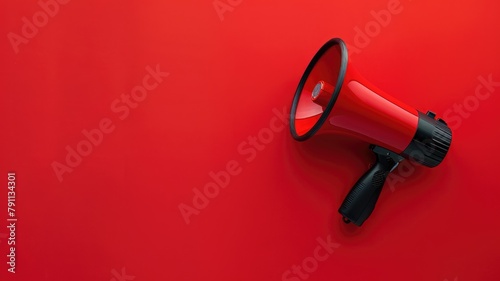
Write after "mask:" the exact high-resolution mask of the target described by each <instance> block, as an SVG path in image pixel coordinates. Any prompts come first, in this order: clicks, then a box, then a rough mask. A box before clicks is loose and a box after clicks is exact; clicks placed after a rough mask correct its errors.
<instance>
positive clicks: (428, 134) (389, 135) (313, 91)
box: [290, 38, 451, 225]
mask: <svg viewBox="0 0 500 281" xmlns="http://www.w3.org/2000/svg"><path fill="white" fill-rule="evenodd" d="M290 131H291V133H292V136H293V137H294V138H295V139H296V140H299V141H303V140H307V139H308V138H310V137H311V136H313V135H315V134H344V135H350V136H353V137H356V138H359V139H362V140H364V141H366V142H367V143H370V144H372V146H371V147H372V149H373V151H374V152H375V153H376V155H377V162H376V163H375V165H373V166H372V168H371V169H370V170H369V171H368V172H366V173H365V174H364V175H363V176H362V177H361V178H360V179H359V180H358V182H357V183H356V184H355V186H354V187H353V188H352V189H351V192H350V193H349V194H348V195H347V197H346V199H345V200H344V203H343V204H342V206H341V207H340V209H339V212H340V213H341V214H342V215H343V217H344V220H345V221H346V222H353V223H355V224H356V225H361V224H362V223H363V222H364V221H365V220H366V219H367V218H368V216H369V215H370V214H371V213H372V211H373V209H374V207H375V203H376V201H377V199H378V196H379V195H380V191H381V190H382V187H383V185H384V182H385V179H386V177H387V175H388V174H389V173H390V172H391V171H392V170H393V169H394V168H395V167H396V166H397V165H398V163H399V162H400V161H401V160H403V159H404V158H411V159H414V160H415V161H417V162H419V163H421V164H423V165H425V166H428V167H435V166H437V165H438V164H439V163H441V161H443V159H444V157H445V156H446V153H447V152H448V149H449V147H450V144H451V130H450V128H449V127H448V126H447V125H446V123H445V122H444V121H443V120H442V119H435V114H434V113H432V112H427V114H423V113H421V112H419V111H418V110H416V109H415V108H413V107H411V106H408V105H406V104H404V103H403V102H401V101H398V100H397V99H395V98H393V97H391V96H390V95H388V94H386V93H385V92H383V91H382V90H380V89H378V88H377V87H375V86H374V85H373V84H371V83H370V82H368V81H367V80H365V79H364V78H363V77H361V76H360V75H359V74H358V73H357V72H356V71H355V70H354V69H353V67H352V66H351V65H350V64H349V63H348V53H347V47H346V45H345V43H344V41H342V40H341V39H339V38H335V39H332V40H330V41H328V42H327V43H326V44H325V45H323V47H321V49H320V50H319V51H318V53H317V54H316V55H315V56H314V57H313V59H312V61H311V62H310V63H309V65H308V67H307V68H306V71H305V73H304V75H303V76H302V79H301V80H300V83H299V86H298V88H297V91H296V92H295V96H294V99H293V104H292V110H291V114H290Z"/></svg>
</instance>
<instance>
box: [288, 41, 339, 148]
mask: <svg viewBox="0 0 500 281" xmlns="http://www.w3.org/2000/svg"><path fill="white" fill-rule="evenodd" d="M335 45H339V46H340V50H341V54H340V56H341V61H340V71H339V76H338V78H337V84H336V85H335V90H334V92H333V95H332V97H331V98H330V101H329V102H328V105H327V106H326V108H325V110H324V111H323V113H322V114H321V117H320V118H319V120H318V122H316V124H314V126H313V127H312V128H311V129H310V130H309V131H308V132H307V133H305V134H304V135H302V136H299V135H298V134H297V132H296V131H295V112H296V111H297V103H298V102H299V98H300V94H301V93H302V89H303V88H304V84H305V83H306V81H307V78H308V77H309V74H311V71H312V69H313V68H314V66H315V65H316V63H317V62H318V61H319V59H320V58H321V57H322V56H323V54H324V53H325V52H326V51H327V50H328V49H330V48H331V47H333V46H335ZM348 57H349V56H348V52H347V46H346V44H345V43H344V41H343V40H342V39H340V38H333V39H331V40H329V41H328V42H326V43H325V44H324V45H323V46H322V47H321V48H320V49H319V51H318V52H317V53H316V55H314V57H313V59H312V60H311V62H310V63H309V65H308V66H307V68H306V71H305V72H304V74H303V75H302V78H301V79H300V82H299V86H298V87H297V90H296V91H295V96H294V97H293V102H292V109H291V110H290V132H291V133H292V136H293V138H294V139H296V140H298V141H305V140H307V139H308V138H310V137H312V136H313V135H314V134H315V133H316V132H317V131H318V130H319V128H321V126H322V125H323V123H324V122H325V120H326V119H327V118H328V115H330V112H331V110H332V108H333V106H334V104H335V102H336V101H337V97H338V95H339V93H340V89H341V88H342V84H343V82H344V77H345V73H346V70H347V60H348Z"/></svg>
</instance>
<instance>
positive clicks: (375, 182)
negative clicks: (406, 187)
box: [339, 153, 398, 226]
mask: <svg viewBox="0 0 500 281" xmlns="http://www.w3.org/2000/svg"><path fill="white" fill-rule="evenodd" d="M375 155H377V162H376V163H375V164H374V165H373V167H371V168H370V170H368V172H366V173H365V174H364V175H363V176H362V177H361V178H360V179H359V180H358V181H357V182H356V184H355V185H354V187H353V188H352V189H351V191H350V192H349V194H347V196H346V198H345V199H344V202H342V205H341V206H340V208H339V213H340V214H342V216H343V217H344V221H345V222H346V223H349V222H352V223H354V224H355V225H357V226H361V225H362V224H363V222H365V220H366V219H367V218H368V217H369V216H370V214H371V213H372V212H373V209H374V208H375V204H376V203H377V200H378V197H379V195H380V192H381V191H382V187H383V186H384V183H385V179H386V177H387V175H388V174H389V173H390V172H391V170H392V169H393V168H394V167H395V166H396V165H397V164H398V162H396V161H395V160H394V159H393V158H391V157H390V156H389V155H387V154H377V153H376V154H375Z"/></svg>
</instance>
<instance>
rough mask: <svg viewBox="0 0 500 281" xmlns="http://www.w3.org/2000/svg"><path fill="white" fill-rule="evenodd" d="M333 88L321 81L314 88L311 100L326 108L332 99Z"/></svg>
mask: <svg viewBox="0 0 500 281" xmlns="http://www.w3.org/2000/svg"><path fill="white" fill-rule="evenodd" d="M333 90H334V88H333V86H332V85H330V84H329V83H327V82H325V81H323V80H321V81H319V82H318V84H316V86H314V89H313V91H312V94H311V99H312V101H313V102H315V103H317V104H319V105H321V106H322V107H326V106H327V105H328V102H329V101H330V98H331V97H332V94H333Z"/></svg>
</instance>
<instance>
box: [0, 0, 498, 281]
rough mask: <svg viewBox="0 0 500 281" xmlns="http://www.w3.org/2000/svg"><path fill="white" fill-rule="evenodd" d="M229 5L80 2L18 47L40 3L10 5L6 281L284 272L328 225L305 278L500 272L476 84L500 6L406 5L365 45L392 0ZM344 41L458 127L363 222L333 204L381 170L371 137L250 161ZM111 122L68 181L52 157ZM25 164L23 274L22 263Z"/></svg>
mask: <svg viewBox="0 0 500 281" xmlns="http://www.w3.org/2000/svg"><path fill="white" fill-rule="evenodd" d="M223 3H227V2H225V1H224V0H223ZM229 3H230V4H233V6H234V7H232V6H229V7H231V9H230V10H228V11H226V12H224V13H223V14H222V17H223V20H221V17H219V15H218V13H217V11H216V9H215V8H214V6H213V2H212V0H207V1H193V0H186V1H175V2H173V1H154V0H146V1H140V2H127V1H125V2H124V1H115V0H112V1H104V2H103V1H94V0H91V1H77V0H72V1H70V2H69V3H67V4H64V5H63V4H61V5H60V7H59V8H60V9H59V11H58V12H57V13H56V14H55V15H54V16H53V17H50V18H49V20H48V22H47V23H46V24H45V25H43V26H42V27H40V28H39V29H38V32H37V33H36V34H35V36H33V38H30V39H27V43H22V44H20V45H19V46H18V48H19V51H18V53H16V52H15V51H14V49H15V48H14V47H13V45H12V44H11V42H10V40H9V34H10V32H13V33H15V34H18V35H21V34H22V27H23V24H24V23H23V21H22V19H23V17H26V18H28V20H29V21H31V22H32V21H33V19H32V17H33V15H34V14H35V13H36V12H37V11H40V10H41V7H40V6H39V4H37V2H36V1H10V2H5V3H4V5H3V8H2V11H1V14H2V15H1V17H0V21H1V32H0V34H3V37H2V38H3V39H2V40H0V51H1V52H0V53H1V55H0V56H1V66H2V67H1V73H0V74H1V75H0V82H1V100H0V106H1V111H0V114H1V120H2V121H1V122H0V132H1V133H0V135H1V141H0V145H1V147H0V149H1V150H0V152H1V154H0V155H1V157H0V177H1V178H2V180H1V186H2V188H1V189H0V190H1V192H0V215H1V221H0V223H1V224H0V226H1V228H0V260H1V263H0V276H1V280H29V281H32V280H51V281H53V280H74V281H77V280H105V281H108V280H119V279H118V278H116V276H115V275H114V274H113V272H115V273H116V272H121V270H122V268H124V269H125V272H126V274H127V275H128V277H129V278H130V279H132V277H131V276H134V280H282V274H283V273H284V272H285V271H286V270H289V269H291V267H292V266H293V265H294V264H297V265H301V264H302V261H303V260H304V259H305V258H307V257H309V256H311V255H312V254H313V251H314V249H315V248H316V247H317V245H318V242H317V241H316V239H317V238H323V239H326V237H328V235H330V237H331V239H332V240H333V241H335V242H336V243H338V244H340V246H339V247H338V248H337V249H336V250H335V251H334V252H333V254H331V255H330V256H329V258H328V259H327V260H325V261H322V262H320V263H319V265H318V268H317V269H316V270H315V271H314V272H312V273H311V274H310V276H309V279H308V280H438V281H443V280H446V279H447V280H460V281H462V280H500V268H499V263H500V240H499V237H500V222H499V219H498V214H499V212H500V191H499V190H500V189H499V184H498V178H496V175H495V172H496V166H498V165H497V164H496V163H497V162H496V161H497V158H498V156H500V155H499V153H498V149H497V147H496V146H497V144H498V129H497V128H498V125H497V121H498V117H497V113H498V112H497V111H496V110H498V106H497V105H498V103H499V102H500V98H499V97H498V95H499V94H500V87H496V91H495V88H493V89H492V90H491V91H490V92H491V95H490V96H489V97H488V98H487V99H485V100H481V101H480V102H479V103H478V104H475V103H474V102H475V101H477V99H476V100H474V98H473V95H474V94H475V89H476V88H477V87H478V85H481V83H480V82H479V80H478V77H485V78H487V77H488V75H490V74H491V75H492V79H493V80H494V81H500V67H499V64H498V61H499V58H500V55H499V53H498V50H499V49H500V39H499V37H498V28H499V21H498V11H499V9H500V4H498V2H497V1H491V0H490V1H486V0H484V1H438V2H436V1H416V0H413V1H410V0H401V3H400V8H401V9H402V11H401V12H400V13H397V14H393V15H392V16H391V20H390V22H389V23H388V24H385V25H386V26H382V27H380V24H379V25H378V26H379V27H380V30H377V29H376V27H375V26H374V27H371V28H373V29H372V30H371V31H370V32H371V34H372V35H373V36H370V37H369V42H368V43H366V42H365V43H366V44H364V45H363V44H362V45H363V46H362V47H360V46H361V45H360V44H359V42H358V44H356V42H357V41H356V38H357V37H356V34H357V29H356V28H357V27H358V28H360V29H361V30H365V27H366V26H367V25H370V22H371V21H373V20H374V16H373V15H372V14H371V13H370V12H371V11H375V12H379V11H381V10H387V6H388V3H390V1H388V0H380V1H371V2H370V3H365V2H359V1H274V2H269V1H260V0H253V1H249V0H243V1H240V2H239V1H235V0H233V1H229ZM230 4H228V5H230ZM42 20H43V18H42ZM372 25H373V24H372ZM375 31H376V32H375ZM11 36H12V35H11ZM332 37H341V38H343V39H344V40H345V41H346V42H347V43H348V44H349V45H350V46H351V47H352V46H355V47H356V46H357V47H360V48H359V50H360V51H359V52H352V51H351V56H350V61H351V62H352V63H353V64H354V65H355V66H356V67H357V68H358V70H359V71H360V73H361V74H363V75H364V76H365V77H366V78H367V79H369V80H371V81H372V82H373V83H374V84H375V85H377V86H378V87H379V88H381V89H383V90H385V91H386V92H388V93H390V94H392V95H393V96H394V97H396V98H398V99H400V100H402V101H404V102H406V103H407V104H410V105H412V106H414V107H415V108H417V109H419V110H421V111H424V112H425V111H426V110H429V109H430V110H433V111H434V112H436V113H437V114H438V116H443V115H445V116H446V117H447V118H448V120H447V121H449V123H450V125H451V126H452V128H453V134H454V135H453V143H452V147H451V150H450V152H449V154H448V156H447V158H446V159H445V160H444V162H443V163H442V164H441V165H440V166H438V167H436V168H434V169H428V168H425V167H417V168H413V169H414V170H412V169H409V170H411V171H410V174H411V175H410V176H408V177H406V178H405V180H404V182H399V183H397V184H396V185H395V186H394V187H393V188H392V190H391V188H387V186H386V188H385V190H384V191H383V192H382V195H381V198H380V200H379V203H378V206H377V208H376V210H375V212H374V213H373V215H372V216H371V218H370V219H369V220H368V221H367V222H366V223H365V225H363V227H362V228H356V227H353V226H349V225H344V224H343V223H342V222H341V218H340V215H339V214H338V213H337V208H338V207H339V205H340V203H341V201H342V199H343V198H344V196H345V195H346V194H347V192H348V190H349V189H350V188H351V187H352V185H353V184H354V183H355V181H356V180H357V179H358V178H359V177H360V175H361V174H362V173H363V172H364V171H365V170H366V169H367V167H368V165H369V163H370V162H371V161H373V157H372V155H371V152H370V151H368V149H367V144H365V143H362V142H359V141H355V140H350V139H345V138H340V137H335V136H333V137H323V138H320V137H318V138H313V139H311V140H310V141H308V142H304V143H298V142H295V141H294V140H293V139H292V137H291V136H290V133H289V130H288V128H286V129H284V130H281V131H275V132H273V135H272V140H271V141H270V142H269V143H267V144H265V145H264V148H263V149H262V150H259V151H257V150H254V151H255V152H256V153H255V154H253V153H252V155H253V156H254V157H253V158H252V157H250V156H251V155H250V152H248V153H249V154H243V153H240V152H241V151H240V152H239V151H238V147H239V146H240V145H241V144H242V143H244V142H248V138H249V137H252V136H256V135H257V136H258V134H259V132H261V131H262V130H266V129H265V128H269V126H270V122H271V121H272V120H275V118H274V117H273V116H275V115H274V113H273V109H276V110H279V111H282V110H283V108H284V107H286V109H287V110H289V108H290V104H291V100H292V97H293V93H294V91H295V88H296V86H297V83H298V81H299V79H300V76H301V75H302V73H303V71H304V69H305V67H306V66H307V64H308V62H309V60H310V59H311V58H312V56H313V55H314V54H315V52H316V51H317V50H318V48H319V47H320V46H321V45H322V44H323V43H324V42H326V41H327V40H328V39H330V38H332ZM358 39H359V38H358ZM156 65H159V66H160V69H161V70H162V71H164V72H169V73H170V75H169V76H168V77H166V78H164V81H163V82H162V83H160V84H159V85H158V87H157V88H156V89H154V90H152V91H151V92H149V93H148V96H147V98H146V99H145V100H144V101H143V102H140V103H139V104H138V106H137V108H135V109H132V110H131V111H130V115H129V116H127V118H125V119H124V120H121V119H119V115H118V114H116V113H115V112H113V111H112V110H111V104H112V103H113V101H114V100H115V99H117V98H119V97H120V95H121V94H122V93H125V94H129V93H130V92H131V90H132V88H134V87H135V86H137V85H141V84H142V79H143V77H145V75H146V74H147V73H148V72H147V71H146V70H145V68H146V67H147V66H151V67H153V68H155V66H156ZM483 90H484V88H483ZM465 101H466V102H469V104H468V105H467V107H468V108H469V109H471V108H473V109H474V110H468V111H467V112H465V113H466V114H464V115H460V114H459V113H457V112H456V110H457V109H456V108H454V106H456V105H460V104H463V103H464V102H465ZM476 108H477V109H476ZM103 118H109V119H111V120H112V122H113V125H115V126H116V128H115V130H114V131H113V132H111V133H109V134H105V135H104V137H103V140H102V143H100V144H99V145H98V146H95V147H94V148H93V151H92V153H90V155H88V156H86V157H83V160H82V162H81V164H80V165H78V166H77V167H75V168H74V170H73V171H72V172H71V173H69V172H68V173H65V174H64V175H63V180H62V182H60V181H58V178H57V176H56V173H55V172H54V170H53V168H52V166H51V165H52V163H53V162H54V161H57V162H60V163H65V157H66V154H67V151H66V150H65V147H66V146H67V145H69V146H70V147H73V148H75V147H76V146H77V144H78V143H79V142H81V141H82V140H85V137H84V136H83V135H82V133H81V132H82V130H84V129H86V130H92V129H96V128H98V127H99V122H100V121H101V120H102V119H103ZM450 121H451V122H450ZM276 124H278V123H276ZM278 125H279V124H278ZM247 145H248V143H247V144H243V145H242V146H245V147H246V148H249V147H250V146H249V145H248V146H247ZM250 158H251V159H250ZM232 160H234V161H236V162H237V163H238V164H239V167H240V170H241V173H239V174H238V175H235V176H232V177H231V179H230V183H229V185H228V186H227V187H226V188H224V189H221V190H220V193H219V194H218V196H216V197H215V198H213V199H210V202H209V204H208V206H207V207H206V208H204V209H202V210H201V211H200V212H199V214H198V215H192V216H190V217H189V218H190V223H189V224H186V223H185V221H184V219H183V216H182V215H181V212H180V210H179V204H182V203H183V204H187V205H190V206H193V203H192V199H193V196H194V193H193V188H197V189H198V190H203V187H204V186H205V185H206V184H207V183H210V182H211V181H212V179H211V177H210V176H209V173H210V172H211V171H214V172H219V171H221V170H224V169H225V168H226V163H228V161H232ZM410 168H411V166H410ZM9 171H15V172H16V175H17V201H16V203H17V205H16V211H17V217H18V222H17V227H16V243H17V244H16V257H17V259H16V273H15V274H11V273H8V272H7V264H6V261H7V257H6V255H7V254H8V247H7V240H6V237H5V235H6V234H7V230H6V228H5V226H6V225H7V222H6V217H7V212H6V211H7V210H6V209H7V199H6V197H7V172H9ZM403 172H404V171H403ZM407 172H408V171H407ZM113 278H115V279H113ZM291 280H294V279H291ZM295 280H300V279H295Z"/></svg>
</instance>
